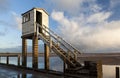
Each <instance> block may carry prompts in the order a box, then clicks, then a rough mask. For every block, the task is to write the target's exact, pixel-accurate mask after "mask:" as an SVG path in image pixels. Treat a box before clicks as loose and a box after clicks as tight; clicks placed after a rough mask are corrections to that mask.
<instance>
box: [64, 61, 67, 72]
mask: <svg viewBox="0 0 120 78" xmlns="http://www.w3.org/2000/svg"><path fill="white" fill-rule="evenodd" d="M63 66H64V67H63V71H64V73H65V72H66V68H67V67H66V63H65V62H64V61H63Z"/></svg>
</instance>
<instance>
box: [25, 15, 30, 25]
mask: <svg viewBox="0 0 120 78" xmlns="http://www.w3.org/2000/svg"><path fill="white" fill-rule="evenodd" d="M28 21H30V13H27V14H25V15H23V23H25V22H28Z"/></svg>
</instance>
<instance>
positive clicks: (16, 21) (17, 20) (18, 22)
mask: <svg viewBox="0 0 120 78" xmlns="http://www.w3.org/2000/svg"><path fill="white" fill-rule="evenodd" d="M12 18H13V20H14V22H13V26H14V27H16V28H18V29H19V30H22V18H21V17H20V16H19V15H18V14H16V13H15V12H12Z"/></svg>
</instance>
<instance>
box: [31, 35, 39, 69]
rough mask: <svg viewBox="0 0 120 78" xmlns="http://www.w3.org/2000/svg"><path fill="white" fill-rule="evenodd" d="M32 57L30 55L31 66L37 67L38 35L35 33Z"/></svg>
mask: <svg viewBox="0 0 120 78" xmlns="http://www.w3.org/2000/svg"><path fill="white" fill-rule="evenodd" d="M32 46H33V49H32V50H33V57H32V59H33V60H32V66H33V68H34V69H38V37H37V36H36V35H34V36H33V42H32Z"/></svg>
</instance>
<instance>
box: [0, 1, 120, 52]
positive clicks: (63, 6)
mask: <svg viewBox="0 0 120 78" xmlns="http://www.w3.org/2000/svg"><path fill="white" fill-rule="evenodd" d="M33 7H39V8H44V9H45V10H46V11H47V12H48V13H49V15H50V18H49V23H50V28H51V29H52V30H54V31H55V32H57V33H59V34H60V35H61V36H62V37H63V38H64V39H65V40H66V41H68V42H69V43H71V44H72V45H74V46H75V47H77V48H78V49H79V50H81V51H82V52H120V49H119V47H120V35H119V34H120V15H119V14H120V8H119V7H120V0H75V1H73V0H0V45H1V46H0V49H6V48H15V47H18V46H19V47H20V46H21V32H22V30H21V26H22V25H21V20H22V19H21V14H22V13H24V12H26V11H28V10H30V9H31V8H33ZM28 45H31V42H30V41H29V42H28Z"/></svg>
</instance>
